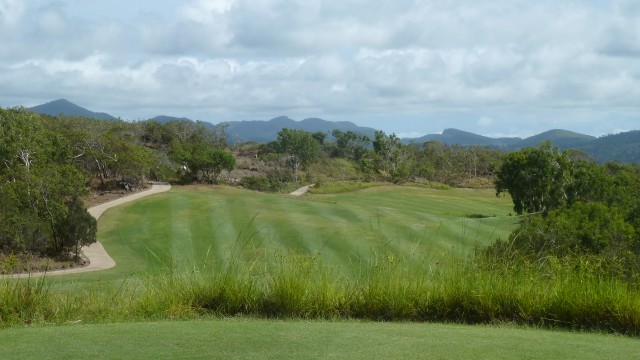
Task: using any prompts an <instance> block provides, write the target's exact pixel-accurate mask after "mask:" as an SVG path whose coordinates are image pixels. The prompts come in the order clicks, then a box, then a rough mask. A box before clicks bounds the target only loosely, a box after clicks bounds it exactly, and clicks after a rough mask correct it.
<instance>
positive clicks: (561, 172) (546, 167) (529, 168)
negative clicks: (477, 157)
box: [495, 143, 571, 214]
mask: <svg viewBox="0 0 640 360" xmlns="http://www.w3.org/2000/svg"><path fill="white" fill-rule="evenodd" d="M570 166H571V162H570V160H569V158H568V157H567V156H565V154H563V153H560V152H559V151H558V149H557V148H552V147H551V143H544V144H542V145H540V146H539V147H537V148H527V149H524V150H521V151H517V152H514V153H511V154H508V155H507V156H505V158H504V160H503V163H502V166H501V167H500V169H499V170H498V172H497V174H496V175H497V177H496V180H495V185H496V195H498V196H499V195H500V194H501V193H504V192H508V193H509V194H511V198H512V199H513V208H514V210H515V211H516V213H518V214H522V213H523V212H528V213H534V212H544V213H546V212H548V211H549V210H552V209H555V208H558V207H559V206H562V205H564V204H566V203H567V200H568V196H567V186H568V185H569V184H570V183H571V177H570V175H571V174H570Z"/></svg>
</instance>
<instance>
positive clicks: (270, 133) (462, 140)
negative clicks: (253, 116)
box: [30, 99, 640, 163]
mask: <svg viewBox="0 0 640 360" xmlns="http://www.w3.org/2000/svg"><path fill="white" fill-rule="evenodd" d="M30 110H31V111H33V112H36V113H39V114H45V115H51V116H56V115H59V114H64V115H68V116H82V117H87V118H95V119H101V120H114V119H116V118H115V117H113V116H111V115H109V114H107V113H103V112H93V111H91V110H88V109H85V108H83V107H80V106H78V105H75V104H73V103H71V102H70V101H68V100H65V99H60V100H55V101H51V102H49V103H46V104H42V105H38V106H34V107H32V108H30ZM150 120H154V121H157V122H160V123H166V122H169V121H193V120H190V119H188V118H185V117H173V116H166V115H158V116H156V117H154V118H152V119H150ZM198 122H199V123H200V124H202V125H203V126H205V127H206V128H209V129H215V128H217V127H220V126H225V132H226V134H227V136H228V140H229V143H231V144H235V143H241V142H251V141H254V142H269V141H273V140H275V139H276V137H277V135H278V132H279V131H280V130H282V129H283V128H288V129H296V130H304V131H309V132H317V131H319V132H323V133H330V132H331V131H332V130H334V129H340V130H342V131H353V132H355V133H359V134H364V135H367V136H369V137H370V138H373V137H374V134H375V131H376V129H373V128H369V127H361V126H358V125H356V124H354V123H352V122H349V121H341V122H333V121H327V120H323V119H319V118H308V119H304V120H301V121H295V120H293V119H291V118H289V117H286V116H279V117H276V118H273V119H271V120H268V121H263V120H251V121H230V122H222V123H219V124H213V123H210V122H206V121H198ZM402 140H403V142H405V143H416V144H422V143H425V142H428V141H440V142H442V143H444V144H447V145H461V146H470V145H477V146H489V147H494V148H499V149H503V150H519V149H522V148H526V147H533V146H538V145H539V144H540V143H542V142H545V141H550V142H551V143H552V144H553V145H554V146H557V147H559V148H560V149H561V150H565V149H576V150H580V151H584V152H586V153H587V154H589V155H590V156H591V157H593V158H594V159H596V160H597V161H598V162H608V161H618V162H621V163H638V162H640V131H639V130H635V131H629V132H626V133H621V134H616V135H607V136H604V137H600V138H596V137H594V136H590V135H585V134H580V133H577V132H572V131H568V130H560V129H555V130H549V131H546V132H543V133H541V134H537V135H534V136H531V137H528V138H526V139H521V138H518V137H503V138H492V137H488V136H482V135H478V134H474V133H471V132H467V131H462V130H458V129H445V130H444V131H443V132H442V134H429V135H425V136H422V137H419V138H405V139H402Z"/></svg>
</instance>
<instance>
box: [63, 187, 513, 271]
mask: <svg viewBox="0 0 640 360" xmlns="http://www.w3.org/2000/svg"><path fill="white" fill-rule="evenodd" d="M510 211H511V202H510V200H509V199H507V198H496V197H495V194H494V192H493V191H491V190H465V189H453V190H434V189H419V188H410V187H398V186H381V187H375V188H370V189H366V190H362V191H358V192H353V193H345V194H332V195H306V196H304V197H302V198H295V197H290V196H285V195H276V194H265V193H259V192H253V191H247V190H242V189H237V188H231V187H224V186H216V187H204V186H189V187H174V189H172V190H171V191H170V192H168V193H164V194H158V195H154V196H152V197H149V198H146V199H141V200H138V201H136V202H133V203H129V204H125V205H122V206H119V207H117V208H114V209H111V210H109V211H107V212H106V213H105V214H104V215H103V216H102V217H101V218H100V221H99V233H98V238H99V240H100V241H101V242H102V243H103V245H104V246H105V248H106V249H107V251H108V252H109V254H110V255H111V256H112V257H113V258H114V259H115V260H116V262H117V266H116V267H115V268H114V269H110V270H106V271H102V272H99V273H94V274H81V275H73V276H71V278H72V279H74V280H82V279H87V280H95V279H102V280H120V279H123V278H131V277H136V276H140V275H149V274H156V273H159V272H175V271H200V270H203V269H205V268H208V269H214V270H216V269H220V268H222V267H224V266H225V265H228V264H229V262H231V261H233V262H235V263H238V264H244V265H246V266H253V267H259V266H262V265H264V264H265V263H269V262H273V261H274V260H275V259H277V258H278V257H279V256H292V255H295V256H308V257H310V258H313V259H315V260H314V261H321V262H322V264H323V266H328V267H331V268H333V269H337V270H338V271H341V272H345V273H350V272H355V271H358V269H359V268H360V267H361V266H363V265H369V264H371V263H372V262H374V261H376V260H377V259H381V258H387V257H389V256H393V257H394V258H396V259H398V260H400V261H405V262H407V263H409V264H413V263H415V264H418V263H419V264H420V266H424V265H425V264H427V265H428V266H439V265H442V264H443V263H446V262H447V261H450V260H452V259H459V258H464V257H466V256H467V255H468V254H470V252H471V251H472V250H473V249H474V247H476V246H484V245H487V244H489V243H491V242H492V241H494V240H495V239H496V238H497V237H501V238H503V239H504V238H507V237H508V234H509V233H510V231H511V230H512V229H513V227H514V225H515V223H516V221H517V218H516V217H513V216H510V215H509V212H510ZM479 217H480V218H479ZM60 281H68V279H61V280H60Z"/></svg>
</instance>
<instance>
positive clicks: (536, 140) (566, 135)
mask: <svg viewBox="0 0 640 360" xmlns="http://www.w3.org/2000/svg"><path fill="white" fill-rule="evenodd" d="M595 139H596V138H595V137H594V136H590V135H584V134H580V133H576V132H573V131H567V130H560V129H555V130H549V131H545V132H543V133H541V134H538V135H534V136H531V137H528V138H526V139H524V140H522V141H520V142H518V143H516V144H515V146H514V147H516V148H519V149H522V148H526V147H535V146H538V145H540V144H541V143H543V142H545V141H550V142H551V143H553V145H554V146H557V147H559V148H561V149H569V148H576V147H578V146H582V145H585V144H588V143H590V142H592V141H594V140H595Z"/></svg>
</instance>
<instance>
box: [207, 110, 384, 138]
mask: <svg viewBox="0 0 640 360" xmlns="http://www.w3.org/2000/svg"><path fill="white" fill-rule="evenodd" d="M218 126H226V128H225V132H226V133H227V135H228V136H229V140H230V141H231V142H236V141H239V142H247V141H256V142H269V141H273V140H275V139H276V138H277V137H278V132H280V130H282V129H283V128H287V129H292V130H304V131H309V132H317V131H320V132H323V133H330V132H331V131H332V130H333V129H340V130H342V131H353V132H355V133H357V134H362V135H367V136H369V137H371V138H373V136H374V134H375V131H376V130H375V129H372V128H368V127H360V126H358V125H356V124H354V123H352V122H349V121H339V122H333V121H326V120H322V119H318V118H309V119H304V120H302V121H295V120H292V119H290V118H288V117H286V116H280V117H277V118H273V119H271V120H269V121H260V120H253V121H231V122H223V123H220V124H218Z"/></svg>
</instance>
